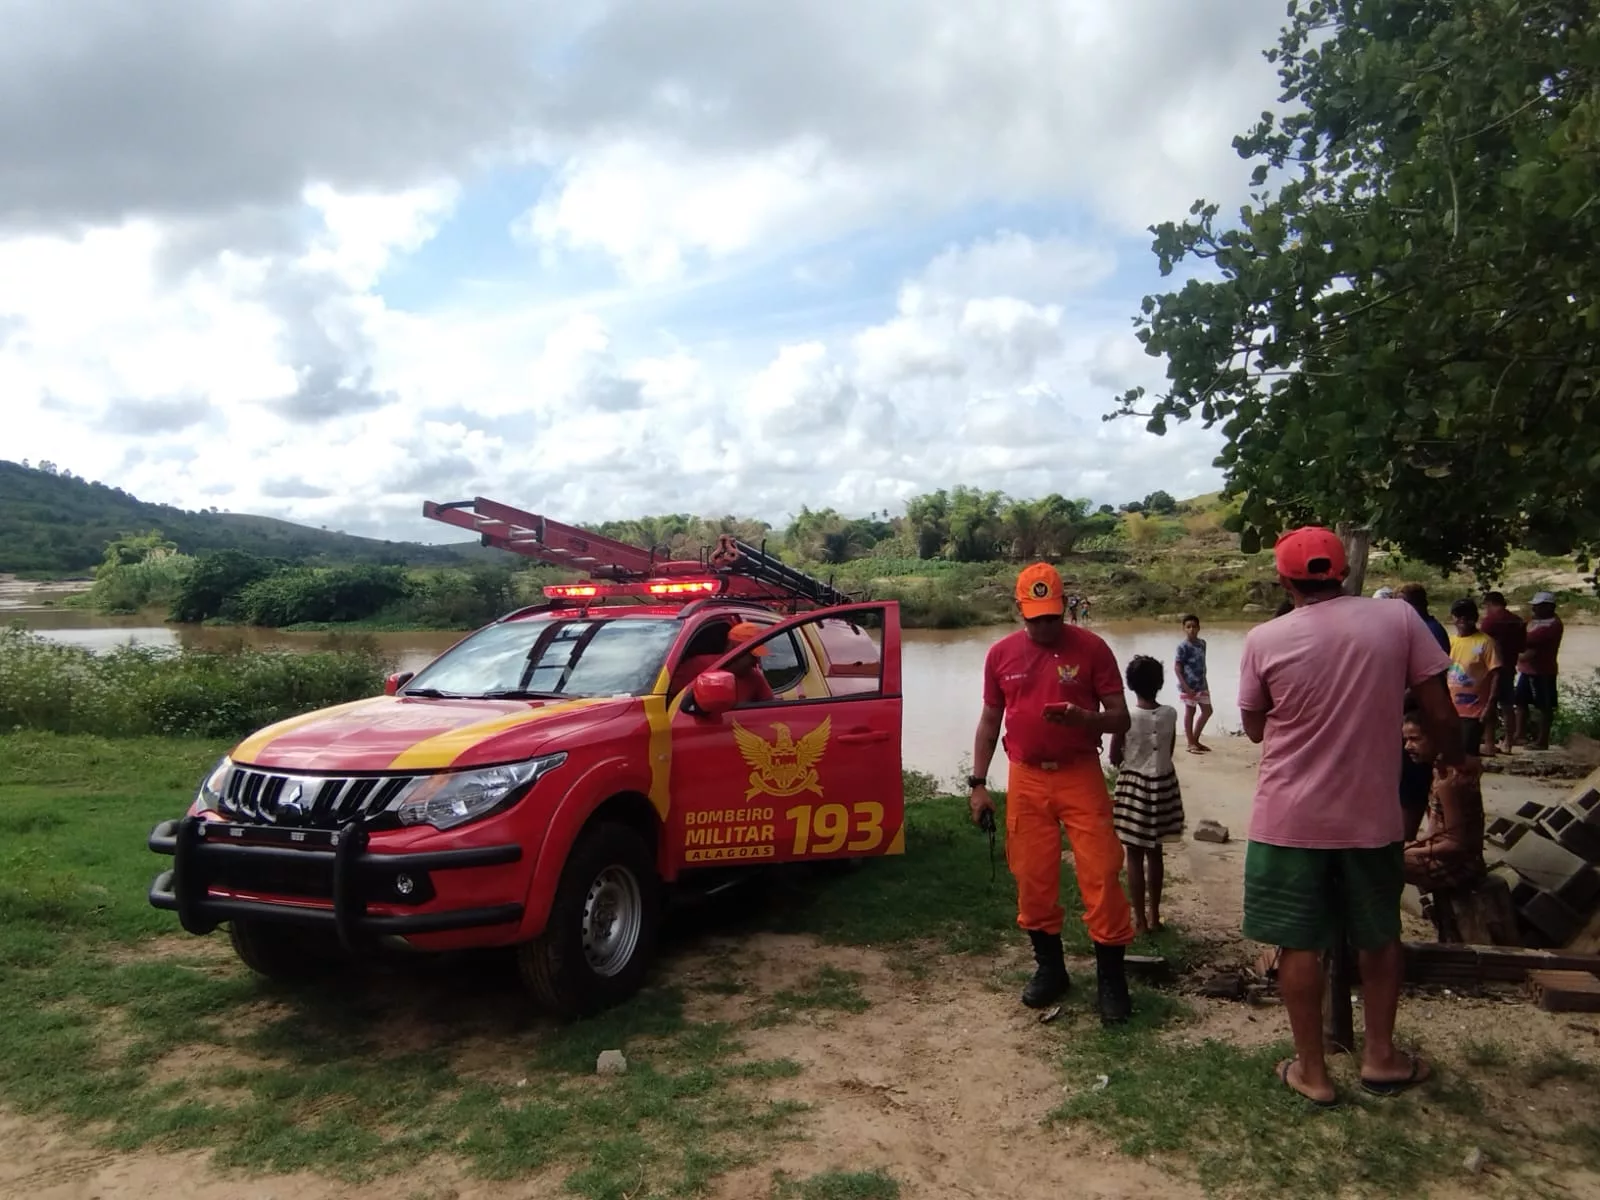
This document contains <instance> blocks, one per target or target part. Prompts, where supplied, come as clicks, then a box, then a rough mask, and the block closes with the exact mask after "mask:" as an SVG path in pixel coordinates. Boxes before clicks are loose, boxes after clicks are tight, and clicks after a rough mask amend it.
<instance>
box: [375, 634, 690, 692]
mask: <svg viewBox="0 0 1600 1200" xmlns="http://www.w3.org/2000/svg"><path fill="white" fill-rule="evenodd" d="M680 628H681V627H680V626H679V625H678V623H677V622H676V621H665V620H650V619H647V618H638V619H633V620H627V619H624V620H617V619H610V618H603V617H602V618H580V619H574V620H553V621H508V622H506V623H505V624H503V625H491V626H489V627H488V628H487V629H483V630H481V631H479V632H478V633H475V634H473V635H472V636H471V637H470V638H468V639H467V640H466V641H464V642H462V643H461V644H460V645H458V646H456V647H455V648H454V649H452V650H449V651H447V652H446V653H445V654H444V655H443V656H442V657H440V658H439V659H438V660H437V661H435V662H434V663H432V664H431V665H430V666H428V667H425V668H424V669H423V670H422V671H421V672H419V673H418V674H417V676H416V678H414V679H412V680H411V681H410V682H408V683H407V684H406V686H405V688H404V690H403V693H402V694H413V693H417V692H422V693H424V694H426V693H430V692H438V693H440V694H442V695H446V696H460V697H479V698H484V697H494V696H506V695H523V694H527V695H529V696H533V697H538V696H550V697H557V696H559V697H569V696H570V697H572V698H574V699H577V698H581V697H585V696H619V695H633V696H638V695H643V694H644V693H645V692H647V691H649V690H650V689H651V688H652V687H653V686H654V685H655V681H656V678H657V677H658V676H659V675H660V673H661V665H662V662H663V660H664V659H665V658H666V654H667V650H668V648H669V647H671V645H672V643H673V641H674V640H675V639H676V637H677V635H678V632H679V629H680Z"/></svg>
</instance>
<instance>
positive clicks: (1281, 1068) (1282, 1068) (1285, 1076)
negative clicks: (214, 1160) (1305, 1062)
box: [1276, 1058, 1339, 1108]
mask: <svg viewBox="0 0 1600 1200" xmlns="http://www.w3.org/2000/svg"><path fill="white" fill-rule="evenodd" d="M1299 1061H1300V1060H1299V1059H1298V1058H1286V1059H1284V1060H1283V1061H1282V1062H1281V1063H1279V1064H1278V1066H1277V1072H1276V1073H1277V1076H1278V1082H1279V1083H1281V1084H1283V1086H1284V1087H1286V1088H1288V1089H1289V1090H1290V1091H1291V1092H1293V1093H1294V1094H1295V1095H1296V1096H1299V1097H1300V1099H1302V1100H1304V1101H1305V1102H1306V1103H1307V1104H1312V1105H1315V1106H1316V1107H1317V1108H1338V1107H1339V1097H1338V1096H1334V1097H1333V1098H1332V1099H1329V1100H1318V1099H1317V1098H1316V1097H1315V1096H1308V1095H1306V1094H1305V1093H1304V1092H1302V1091H1301V1090H1300V1089H1299V1088H1297V1087H1295V1086H1294V1084H1292V1083H1290V1082H1289V1068H1290V1067H1292V1066H1294V1064H1295V1063H1297V1062H1299Z"/></svg>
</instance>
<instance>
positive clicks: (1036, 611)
mask: <svg viewBox="0 0 1600 1200" xmlns="http://www.w3.org/2000/svg"><path fill="white" fill-rule="evenodd" d="M1017 604H1018V605H1019V606H1020V607H1021V609H1022V619H1023V620H1025V621H1031V620H1033V618H1034V617H1052V616H1054V617H1059V616H1060V615H1061V614H1062V613H1063V612H1065V611H1066V608H1067V606H1066V603H1065V602H1064V601H1063V600H1062V598H1061V575H1060V572H1058V571H1057V570H1056V569H1055V568H1054V567H1052V566H1051V565H1050V564H1049V563H1045V562H1041V563H1034V564H1033V566H1031V567H1026V568H1024V569H1023V572H1022V574H1020V575H1018V576H1017Z"/></svg>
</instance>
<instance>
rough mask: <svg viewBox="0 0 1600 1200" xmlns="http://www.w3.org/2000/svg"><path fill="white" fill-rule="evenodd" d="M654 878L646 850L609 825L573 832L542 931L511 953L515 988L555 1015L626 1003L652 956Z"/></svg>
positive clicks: (656, 906)
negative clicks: (518, 979) (518, 975)
mask: <svg viewBox="0 0 1600 1200" xmlns="http://www.w3.org/2000/svg"><path fill="white" fill-rule="evenodd" d="M660 915H661V880H660V878H659V877H658V876H657V874H656V865H655V858H654V856H653V855H652V854H651V853H650V848H649V847H648V846H647V845H646V844H645V842H644V839H643V838H641V837H640V836H639V835H638V834H637V833H635V832H634V831H633V830H632V829H630V828H628V827H627V826H626V825H619V824H617V823H616V822H614V821H602V822H599V823H597V824H593V825H590V826H589V827H588V828H586V829H585V830H584V831H583V832H582V833H581V834H579V835H578V840H577V842H576V843H575V844H574V845H573V847H572V851H571V853H569V854H568V855H567V861H566V863H565V864H564V865H563V866H562V868H561V881H560V883H559V884H557V886H556V895H555V900H554V902H553V903H552V904H551V906H550V918H549V920H548V921H547V922H546V923H545V929H544V932H543V933H542V934H540V935H539V936H538V937H537V938H535V939H534V940H533V941H531V942H528V943H526V944H525V945H523V946H522V947H521V948H520V949H519V950H518V953H517V963H518V967H519V968H520V970H521V972H522V980H523V983H524V984H526V986H527V988H528V990H529V991H530V992H531V993H532V994H533V998H534V1000H536V1001H537V1002H538V1004H539V1005H540V1007H542V1008H544V1009H545V1010H547V1011H548V1012H550V1013H553V1014H554V1015H556V1016H558V1017H563V1018H572V1017H586V1016H591V1015H593V1014H594V1013H598V1012H600V1011H602V1010H603V1009H607V1008H610V1007H611V1006H612V1005H615V1004H619V1003H621V1002H622V1001H624V1000H626V999H628V998H629V997H630V996H632V995H633V994H634V993H635V992H637V991H638V990H639V988H640V987H641V986H643V984H644V977H645V972H646V971H648V970H649V968H650V960H651V959H652V958H653V957H654V955H655V947H656V928H657V925H658V923H659V921H660Z"/></svg>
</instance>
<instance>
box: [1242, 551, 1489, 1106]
mask: <svg viewBox="0 0 1600 1200" xmlns="http://www.w3.org/2000/svg"><path fill="white" fill-rule="evenodd" d="M1274 557H1275V559H1276V565H1277V568H1278V578H1279V581H1280V582H1281V583H1282V584H1283V587H1284V589H1285V590H1286V591H1287V592H1288V593H1289V596H1290V598H1291V599H1292V600H1293V601H1294V611H1293V612H1290V613H1289V614H1287V615H1286V616H1282V617H1279V618H1278V619H1277V620H1274V621H1269V622H1267V623H1266V624H1265V625H1259V626H1257V627H1256V628H1254V629H1252V630H1251V631H1250V632H1249V634H1248V635H1246V637H1245V642H1244V654H1243V657H1242V658H1241V660H1240V663H1239V708H1240V712H1241V716H1242V718H1243V723H1244V730H1245V733H1246V735H1248V737H1249V738H1250V740H1251V741H1252V742H1264V743H1265V746H1264V749H1263V752H1262V755H1261V770H1260V775H1259V777H1258V779H1257V782H1256V795H1255V806H1254V808H1253V810H1252V812H1251V817H1250V834H1249V846H1248V848H1247V850H1246V852H1245V881H1244V935H1245V937H1247V938H1250V939H1252V940H1253V941H1258V942H1265V943H1267V944H1269V945H1273V946H1280V947H1282V948H1283V953H1282V957H1281V959H1280V961H1279V964H1278V987H1279V991H1280V993H1281V994H1282V996H1283V1002H1284V1007H1285V1008H1287V1009H1288V1010H1289V1025H1290V1027H1291V1029H1292V1031H1293V1033H1294V1045H1295V1055H1296V1056H1295V1057H1294V1058H1291V1059H1286V1060H1284V1061H1283V1062H1281V1063H1279V1064H1278V1077H1279V1078H1280V1079H1281V1080H1282V1081H1283V1083H1284V1084H1285V1085H1286V1086H1288V1087H1289V1088H1291V1089H1292V1090H1294V1091H1296V1092H1298V1093H1300V1094H1301V1095H1302V1096H1304V1097H1306V1098H1307V1099H1308V1100H1311V1101H1312V1102H1313V1103H1316V1104H1318V1105H1321V1106H1324V1107H1328V1106H1332V1105H1333V1104H1335V1103H1337V1099H1336V1097H1335V1095H1334V1090H1333V1083H1332V1081H1331V1080H1329V1078H1328V1069H1327V1063H1326V1062H1325V1061H1324V1058H1323V1044H1322V992H1323V979H1322V954H1323V952H1324V951H1327V950H1331V949H1333V948H1334V946H1335V945H1336V942H1337V940H1338V939H1340V938H1343V939H1346V940H1348V941H1349V942H1350V943H1351V944H1352V945H1353V946H1355V948H1356V950H1357V951H1358V952H1359V954H1360V960H1361V981H1362V1012H1363V1015H1364V1017H1365V1020H1366V1044H1365V1047H1364V1049H1363V1053H1362V1060H1361V1085H1362V1087H1363V1088H1365V1089H1366V1090H1367V1091H1369V1092H1374V1093H1376V1094H1379V1095H1390V1094H1393V1093H1395V1092H1399V1091H1403V1090H1405V1089H1406V1088H1408V1087H1411V1086H1413V1085H1414V1084H1417V1083H1421V1082H1422V1081H1423V1080H1425V1079H1426V1078H1428V1075H1429V1073H1430V1071H1429V1068H1428V1065H1427V1064H1426V1063H1425V1062H1423V1061H1422V1060H1421V1059H1420V1058H1414V1057H1412V1056H1409V1055H1406V1054H1402V1053H1401V1052H1400V1051H1398V1050H1396V1049H1395V1045H1394V1019H1395V1011H1396V1009H1397V1008H1398V1007H1399V1003H1400V984H1401V981H1402V978H1403V975H1404V969H1405V960H1404V953H1403V951H1402V949H1401V945H1400V891H1401V888H1402V887H1403V886H1404V855H1403V844H1404V839H1405V830H1404V827H1403V818H1402V813H1401V809H1400V806H1399V804H1397V803H1396V802H1395V796H1396V794H1397V793H1398V791H1399V788H1400V763H1399V761H1398V760H1397V759H1396V758H1395V756H1394V755H1393V754H1392V753H1390V750H1391V748H1392V746H1393V744H1394V735H1395V730H1397V729H1399V728H1400V726H1401V720H1402V714H1403V711H1404V705H1405V693H1406V689H1407V688H1410V689H1411V690H1412V693H1413V695H1414V696H1415V697H1416V699H1417V702H1418V704H1419V705H1420V707H1421V711H1422V715H1423V718H1424V719H1425V720H1426V721H1427V722H1428V728H1429V730H1430V732H1431V733H1432V734H1433V736H1434V738H1435V741H1436V744H1437V745H1439V746H1442V747H1445V748H1446V749H1445V751H1444V755H1445V757H1446V758H1447V759H1449V763H1448V764H1447V765H1454V764H1455V763H1459V762H1460V761H1461V757H1462V754H1461V739H1460V737H1459V736H1458V735H1457V732H1456V715H1455V708H1454V706H1453V705H1452V704H1451V702H1450V693H1449V690H1448V688H1447V687H1446V684H1445V673H1446V671H1447V670H1448V669H1449V667H1450V658H1449V656H1448V655H1447V654H1445V653H1444V652H1443V651H1442V650H1440V649H1439V645H1438V643H1437V642H1436V641H1435V640H1434V638H1433V635H1432V634H1431V633H1429V632H1428V628H1427V626H1426V625H1424V624H1423V623H1422V618H1421V617H1419V616H1418V615H1417V614H1416V612H1415V611H1414V610H1413V609H1412V608H1411V606H1410V605H1406V604H1386V603H1384V602H1383V601H1381V600H1373V599H1370V598H1367V597H1363V596H1347V595H1345V594H1344V579H1345V577H1346V576H1347V575H1348V574H1349V569H1348V566H1347V564H1346V562H1345V552H1344V546H1343V544H1342V543H1341V542H1340V541H1339V538H1338V535H1337V534H1335V533H1333V532H1332V531H1331V530H1328V529H1322V528H1318V527H1314V526H1311V527H1306V528H1303V529H1294V530H1290V531H1289V532H1288V533H1285V534H1284V535H1283V536H1282V537H1280V538H1279V539H1278V544H1277V549H1276V551H1275V555H1274Z"/></svg>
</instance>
